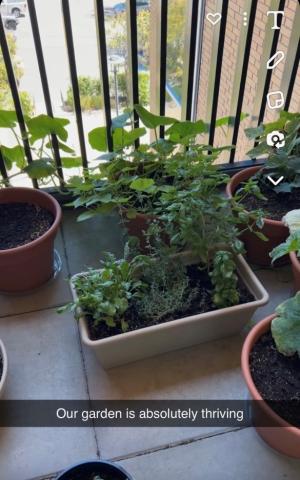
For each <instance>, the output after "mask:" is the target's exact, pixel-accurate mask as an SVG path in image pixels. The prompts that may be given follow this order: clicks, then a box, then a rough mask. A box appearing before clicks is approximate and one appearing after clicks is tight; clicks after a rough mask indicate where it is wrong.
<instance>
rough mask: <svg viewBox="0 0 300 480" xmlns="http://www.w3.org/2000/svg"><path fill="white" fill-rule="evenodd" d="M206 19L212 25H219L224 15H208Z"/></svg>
mask: <svg viewBox="0 0 300 480" xmlns="http://www.w3.org/2000/svg"><path fill="white" fill-rule="evenodd" d="M206 18H207V20H208V21H209V22H210V23H211V24H212V25H217V23H219V21H220V20H221V18H222V15H221V14H220V13H208V14H207V15H206Z"/></svg>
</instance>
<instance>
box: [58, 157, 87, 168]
mask: <svg viewBox="0 0 300 480" xmlns="http://www.w3.org/2000/svg"><path fill="white" fill-rule="evenodd" d="M61 163H62V166H63V167H64V168H74V167H82V158H81V157H61Z"/></svg>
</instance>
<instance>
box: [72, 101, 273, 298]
mask: <svg viewBox="0 0 300 480" xmlns="http://www.w3.org/2000/svg"><path fill="white" fill-rule="evenodd" d="M135 109H136V112H137V113H138V115H139V117H140V120H141V122H142V123H143V124H144V125H145V127H146V128H149V129H152V131H153V134H154V137H155V141H154V142H153V143H151V144H150V145H141V146H140V147H139V148H137V149H132V148H130V147H131V146H132V144H133V142H134V141H135V140H136V139H138V138H140V137H141V136H143V135H144V134H145V129H144V128H132V129H131V130H127V129H126V128H127V127H128V126H129V125H130V124H131V121H132V119H131V112H128V113H126V114H124V115H122V116H121V117H118V118H117V119H115V121H114V123H113V144H114V152H112V153H110V154H105V155H104V160H105V161H103V162H101V163H100V164H99V166H98V167H97V168H96V169H94V170H93V171H89V172H88V174H87V175H86V176H85V178H79V177H75V178H73V179H71V182H70V186H71V188H72V191H73V193H74V195H75V197H76V199H75V201H74V202H73V205H74V206H75V207H85V208H86V209H87V211H85V212H84V213H82V214H81V215H80V216H79V218H78V219H79V220H86V219H87V218H91V217H92V216H94V215H97V214H99V213H107V212H110V211H111V210H112V209H114V208H123V209H124V208H125V209H126V214H127V217H128V218H129V219H132V218H135V216H136V215H137V213H145V214H148V215H151V216H154V217H157V218H159V219H160V221H161V223H162V224H163V225H164V231H165V232H166V234H167V235H168V238H169V240H170V244H171V246H172V247H174V248H175V249H176V250H177V251H183V250H190V251H192V252H193V253H194V254H196V255H197V257H198V258H199V260H200V263H201V265H202V268H205V269H207V271H208V272H211V271H213V274H212V279H213V284H214V299H215V300H216V303H215V304H216V305H217V306H219V307H224V306H228V304H229V303H230V304H234V303H237V302H236V300H237V301H238V294H237V290H236V288H235V287H236V285H233V288H232V290H231V291H230V295H229V296H228V295H227V293H228V283H227V282H226V281H225V282H224V278H223V276H224V275H228V276H229V277H230V280H231V281H233V280H234V278H235V277H234V274H233V273H232V274H230V275H229V271H230V265H231V266H232V265H233V263H230V262H233V255H234V254H239V253H243V244H242V242H241V241H240V240H239V235H240V232H241V230H242V229H243V228H248V229H250V230H251V231H254V232H255V233H256V234H257V235H258V236H259V237H260V238H262V239H263V240H266V238H265V237H264V236H263V234H262V233H261V232H260V231H259V230H260V229H261V228H262V226H263V212H261V211H252V212H246V211H245V210H244V207H243V205H242V200H243V199H244V198H245V196H247V195H249V194H255V195H257V196H259V195H261V194H260V191H259V188H258V187H257V183H256V182H255V181H253V180H252V179H251V180H250V181H249V183H247V184H245V185H244V187H243V188H242V189H240V190H239V191H238V192H237V194H236V195H235V196H234V197H233V198H232V199H228V198H227V197H225V196H224V195H223V194H222V192H221V190H220V189H221V187H223V186H224V185H225V184H226V183H227V182H228V180H229V177H228V176H227V175H224V174H223V173H222V172H221V171H220V170H219V169H218V167H217V166H216V165H215V163H214V162H215V160H216V158H217V157H218V155H219V153H220V152H221V151H222V150H223V149H224V148H230V147H222V148H214V147H212V146H208V145H204V144H201V143H198V138H199V136H201V135H203V134H206V133H207V131H208V128H209V126H208V125H206V124H205V123H204V122H203V121H201V120H199V121H197V122H191V121H184V122H179V121H177V120H175V119H173V118H170V117H160V116H157V115H153V114H152V113H150V112H148V111H147V110H145V109H144V108H143V107H142V106H141V105H137V106H135ZM230 122H231V118H222V119H219V120H218V121H217V126H223V125H224V124H228V123H230ZM161 125H163V126H165V127H166V132H165V137H166V138H165V139H164V140H162V139H159V138H158V128H159V127H160V126H161ZM89 140H90V144H91V146H92V147H93V148H95V149H96V150H99V151H102V152H105V151H106V150H107V139H106V129H105V128H97V129H95V130H93V131H92V132H90V135H89ZM245 226H246V227H245ZM224 245H226V248H227V249H229V250H230V251H231V253H228V255H225V254H223V255H221V254H220V255H219V256H217V259H216V263H215V265H214V263H213V260H214V256H215V255H216V252H218V251H219V250H221V251H223V250H224ZM232 268H233V267H232ZM234 289H235V290H236V294H234V293H233V290H234ZM153 298H154V295H153Z"/></svg>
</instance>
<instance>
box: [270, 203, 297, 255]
mask: <svg viewBox="0 0 300 480" xmlns="http://www.w3.org/2000/svg"><path fill="white" fill-rule="evenodd" d="M283 220H284V223H285V224H286V225H287V226H288V228H289V230H290V235H289V236H288V238H287V239H286V241H285V242H283V243H281V244H280V245H277V247H275V248H273V250H272V251H271V252H270V257H271V259H272V263H274V262H275V260H278V259H279V258H281V257H283V256H284V255H288V254H289V253H291V252H295V253H296V254H297V256H300V210H292V211H291V212H288V213H287V214H286V215H285V217H284V218H283Z"/></svg>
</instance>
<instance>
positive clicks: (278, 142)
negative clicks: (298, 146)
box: [267, 130, 285, 148]
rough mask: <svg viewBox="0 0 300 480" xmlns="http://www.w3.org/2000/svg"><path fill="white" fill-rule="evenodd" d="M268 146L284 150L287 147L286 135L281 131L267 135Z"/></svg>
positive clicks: (274, 131)
mask: <svg viewBox="0 0 300 480" xmlns="http://www.w3.org/2000/svg"><path fill="white" fill-rule="evenodd" d="M267 145H269V146H270V147H275V148H282V147H284V146H285V137H284V133H282V132H280V131H279V130H273V131H272V132H270V133H269V134H268V135H267Z"/></svg>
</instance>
